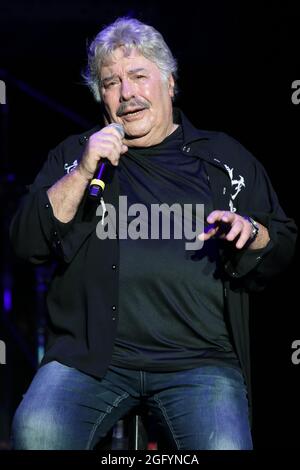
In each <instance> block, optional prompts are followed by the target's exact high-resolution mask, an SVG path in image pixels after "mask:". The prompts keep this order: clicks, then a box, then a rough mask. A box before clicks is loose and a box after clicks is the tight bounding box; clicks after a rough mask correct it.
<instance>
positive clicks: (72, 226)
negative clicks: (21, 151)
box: [10, 145, 91, 264]
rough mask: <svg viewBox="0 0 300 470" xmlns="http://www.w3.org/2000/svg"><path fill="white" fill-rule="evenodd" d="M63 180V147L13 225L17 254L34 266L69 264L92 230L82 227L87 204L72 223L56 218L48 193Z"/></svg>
mask: <svg viewBox="0 0 300 470" xmlns="http://www.w3.org/2000/svg"><path fill="white" fill-rule="evenodd" d="M63 176H64V155H63V147H62V145H60V146H58V147H57V148H56V149H54V150H52V151H50V153H49V155H48V159H47V161H46V162H45V164H44V165H43V167H42V169H41V171H40V172H39V174H38V175H37V177H36V179H35V181H34V182H33V184H31V185H30V186H29V187H28V190H27V193H26V194H25V196H24V197H23V199H22V201H21V203H20V206H19V209H18V210H17V212H16V214H15V216H14V218H13V220H12V222H11V226H10V238H11V242H12V245H13V248H14V251H15V253H16V254H17V256H19V257H20V258H22V259H24V260H26V261H30V262H32V263H34V264H39V263H43V262H46V261H48V260H50V259H57V260H64V261H66V262H69V261H70V260H71V259H72V258H73V256H74V255H75V254H76V251H77V250H78V249H79V247H80V245H81V244H82V243H83V241H84V239H85V238H86V236H87V234H88V233H89V231H90V230H91V227H90V224H89V223H87V222H83V223H82V224H80V221H82V205H83V201H82V203H81V205H80V207H79V209H78V211H77V213H76V216H75V217H74V219H73V220H71V221H70V222H68V223H63V222H60V221H59V220H58V219H56V217H55V216H54V214H53V210H52V207H51V204H50V201H49V199H48V196H47V189H48V188H50V187H51V186H52V185H53V184H54V183H56V182H57V181H58V180H59V179H60V178H62V177H63ZM78 227H79V228H78Z"/></svg>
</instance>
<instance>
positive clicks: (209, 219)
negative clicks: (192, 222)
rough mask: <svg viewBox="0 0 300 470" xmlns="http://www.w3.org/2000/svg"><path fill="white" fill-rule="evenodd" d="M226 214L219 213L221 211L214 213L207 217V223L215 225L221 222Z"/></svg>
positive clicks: (223, 212) (224, 212)
mask: <svg viewBox="0 0 300 470" xmlns="http://www.w3.org/2000/svg"><path fill="white" fill-rule="evenodd" d="M225 214H226V211H219V210H216V211H212V212H211V213H210V214H209V216H208V217H207V222H208V223H209V224H213V223H214V222H217V221H219V220H221V219H222V217H223V216H224V215H225Z"/></svg>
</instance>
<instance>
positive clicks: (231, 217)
mask: <svg viewBox="0 0 300 470" xmlns="http://www.w3.org/2000/svg"><path fill="white" fill-rule="evenodd" d="M236 217H237V216H236V214H234V212H228V211H225V212H224V214H223V216H222V218H221V221H222V222H225V223H228V224H232V223H233V222H234V221H235V219H236Z"/></svg>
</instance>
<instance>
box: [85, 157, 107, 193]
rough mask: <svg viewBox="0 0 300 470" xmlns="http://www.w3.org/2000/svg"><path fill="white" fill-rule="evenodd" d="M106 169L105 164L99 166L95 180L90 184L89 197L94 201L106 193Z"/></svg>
mask: <svg viewBox="0 0 300 470" xmlns="http://www.w3.org/2000/svg"><path fill="white" fill-rule="evenodd" d="M105 167H106V164H105V163H104V162H101V163H100V164H99V168H98V170H97V173H96V175H95V178H93V179H92V181H91V182H90V187H89V196H90V197H91V198H92V199H99V198H100V196H101V194H102V193H103V191H104V188H105V183H104V181H103V174H104V172H105Z"/></svg>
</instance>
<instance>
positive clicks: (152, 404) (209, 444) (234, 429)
mask: <svg viewBox="0 0 300 470" xmlns="http://www.w3.org/2000/svg"><path fill="white" fill-rule="evenodd" d="M141 400H142V401H143V402H145V404H146V405H147V407H148V408H149V410H151V412H152V414H153V417H155V418H156V419H157V421H158V426H159V427H161V429H162V430H163V433H164V437H165V442H167V447H168V449H172V450H176V449H180V450H208V449H209V450H213V449H216V450H222V449H252V439H251V434H250V427H249V421H248V401H247V394H246V387H245V384H244V379H243V376H242V373H241V372H239V370H237V369H235V368H233V367H229V366H224V367H219V366H209V365H207V366H202V367H198V368H194V369H189V370H184V371H179V372H145V371H137V370H129V369H124V368H119V367H114V366H111V367H110V368H109V369H108V370H107V372H106V374H105V376H104V377H103V378H102V379H96V378H94V377H91V376H89V375H87V374H84V373H82V372H80V371H78V370H76V369H74V368H71V367H68V366H65V365H63V364H61V363H59V362H56V361H53V362H50V363H48V364H46V365H44V366H42V367H41V368H40V369H39V370H38V372H37V374H36V375H35V377H34V379H33V381H32V383H31V386H30V387H29V389H28V391H27V393H26V394H25V396H24V398H23V400H22V402H21V404H20V406H19V407H18V409H17V411H16V413H15V417H14V420H13V426H12V443H13V448H14V449H31V450H35V449H39V450H46V449H48V450H59V449H69V450H70V449H74V450H79V449H93V448H94V447H95V445H96V444H97V443H98V442H100V441H101V440H102V439H103V438H104V437H105V436H106V435H107V433H108V432H109V431H110V430H111V429H112V427H113V426H114V425H115V424H116V423H117V421H118V420H119V419H120V418H121V417H123V416H124V415H126V414H127V413H128V412H129V411H130V410H132V409H133V408H134V407H135V406H136V405H138V404H140V402H141ZM162 450H165V449H162Z"/></svg>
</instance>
